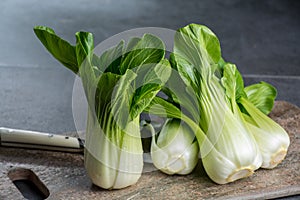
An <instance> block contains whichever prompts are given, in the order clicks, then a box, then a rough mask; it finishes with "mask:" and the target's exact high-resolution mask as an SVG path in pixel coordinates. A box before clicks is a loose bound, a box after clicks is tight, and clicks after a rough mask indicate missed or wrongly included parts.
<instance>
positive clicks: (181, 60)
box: [147, 24, 262, 184]
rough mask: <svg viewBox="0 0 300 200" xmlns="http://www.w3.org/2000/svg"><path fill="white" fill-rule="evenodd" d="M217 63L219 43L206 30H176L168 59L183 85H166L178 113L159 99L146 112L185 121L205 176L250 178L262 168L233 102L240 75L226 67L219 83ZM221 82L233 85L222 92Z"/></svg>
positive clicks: (199, 27) (218, 179)
mask: <svg viewBox="0 0 300 200" xmlns="http://www.w3.org/2000/svg"><path fill="white" fill-rule="evenodd" d="M220 60H221V50H220V44H219V41H218V39H217V37H216V36H215V35H214V33H213V32H212V31H211V30H209V29H208V28H207V27H205V26H202V25H197V24H190V25H188V26H186V27H184V28H181V29H179V30H178V32H177V34H176V35H175V41H174V52H173V54H172V55H171V58H170V61H171V64H172V67H173V68H174V69H176V71H177V72H178V74H179V78H181V80H182V81H183V82H184V85H185V86H183V87H178V86H176V85H177V84H178V82H179V81H178V79H177V81H176V83H172V80H171V81H169V83H168V84H167V85H166V87H168V92H167V94H169V97H170V98H171V99H173V101H174V102H175V103H177V104H179V105H180V108H181V110H180V109H179V108H177V107H176V106H174V105H173V104H172V103H171V102H168V101H166V100H164V99H161V98H159V97H156V98H155V99H154V100H153V102H152V104H151V105H150V106H149V107H148V109H147V110H148V111H149V112H150V113H153V114H157V115H162V114H163V113H165V114H167V115H168V116H169V117H173V118H179V119H182V120H183V121H185V122H186V123H187V124H188V125H189V126H190V127H191V129H192V130H193V131H194V133H195V135H196V137H197V140H198V143H199V147H200V154H201V158H202V163H203V165H204V168H205V170H206V172H207V174H208V176H209V177H210V178H211V179H212V180H213V181H215V182H217V183H219V184H224V183H228V182H232V181H235V180H237V179H240V178H243V177H247V176H249V175H251V174H252V173H253V172H254V171H255V170H256V169H258V168H259V167H260V166H261V164H262V157H261V154H260V151H259V148H258V145H257V144H256V142H255V139H254V137H253V136H252V134H251V133H250V132H249V130H248V129H247V126H246V124H245V122H244V119H243V117H242V113H241V112H240V110H239V108H238V105H237V104H236V102H235V100H236V87H237V86H238V84H236V79H237V78H239V77H236V76H235V75H236V74H232V73H234V72H235V71H234V67H233V66H232V65H230V66H228V72H229V73H228V75H227V76H228V77H227V78H226V79H221V78H220V76H219V74H217V73H218V71H217V69H218V63H219V61H220ZM175 76H176V75H175ZM171 79H172V77H171ZM170 84H171V86H170ZM223 84H227V85H231V84H233V85H231V87H230V90H225V88H224V85H223ZM178 88H180V91H178ZM240 95H242V94H240Z"/></svg>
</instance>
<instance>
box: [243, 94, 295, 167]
mask: <svg viewBox="0 0 300 200" xmlns="http://www.w3.org/2000/svg"><path fill="white" fill-rule="evenodd" d="M241 102H242V104H243V106H244V107H245V108H246V110H247V112H248V113H249V115H250V116H248V115H244V118H245V120H246V121H247V125H248V127H249V130H250V131H251V133H252V134H253V136H254V138H255V140H256V142H257V144H258V146H259V148H260V152H261V154H262V157H263V163H262V166H261V167H262V168H266V169H272V168H274V167H276V166H277V165H278V164H279V163H281V161H282V160H283V159H284V158H285V156H286V154H287V150H288V147H289V145H290V138H289V135H288V134H287V133H286V131H285V130H284V129H283V128H282V127H281V126H280V125H279V124H277V123H276V122H274V121H273V120H272V119H271V118H269V117H268V116H267V115H265V114H264V113H262V112H261V111H260V110H258V109H257V108H256V107H255V106H254V105H252V104H251V103H250V102H248V101H247V100H245V99H242V100H241Z"/></svg>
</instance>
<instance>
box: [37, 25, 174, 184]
mask: <svg viewBox="0 0 300 200" xmlns="http://www.w3.org/2000/svg"><path fill="white" fill-rule="evenodd" d="M34 32H35V34H36V35H37V37H38V38H39V39H40V41H41V42H42V43H43V44H44V46H45V47H46V48H47V50H48V51H49V52H50V53H51V54H52V55H53V56H54V57H55V58H56V59H57V60H58V61H60V62H61V63H62V64H63V65H64V66H66V67H67V68H69V69H70V70H72V71H73V72H74V73H76V74H78V75H79V76H80V78H81V79H82V83H83V87H84V90H85V94H86V98H87V100H88V121H87V130H86V143H85V152H84V163H85V168H86V170H87V173H88V175H89V177H90V178H91V179H92V182H93V183H94V184H96V185H98V186H100V187H102V188H106V189H118V188H124V187H127V186H129V185H132V184H134V183H136V182H137V181H138V179H139V177H140V176H141V173H142V169H143V149H142V143H141V136H140V127H139V121H140V120H139V119H140V113H141V112H142V111H143V110H144V108H145V107H147V106H148V104H149V103H150V102H151V100H152V99H153V98H154V97H155V95H156V93H157V92H159V91H160V89H161V86H162V85H163V84H164V83H165V82H166V81H167V80H168V78H169V75H170V69H171V67H170V65H169V62H168V61H167V60H165V59H164V55H165V50H164V48H165V47H164V44H163V42H162V41H161V40H160V39H159V38H157V37H156V36H153V35H150V34H144V36H143V37H142V38H132V39H131V40H130V41H129V42H128V44H127V46H125V44H124V41H121V42H120V43H119V44H117V45H116V46H114V47H112V48H110V49H108V50H107V51H106V52H104V53H103V54H102V55H100V57H99V56H97V55H95V54H94V53H93V49H94V41H93V35H92V34H91V33H87V32H77V33H76V45H75V46H72V45H71V44H69V43H68V42H67V41H65V40H63V39H61V38H60V37H59V36H57V35H56V34H55V32H54V31H53V30H52V29H50V28H47V27H42V26H37V27H35V28H34Z"/></svg>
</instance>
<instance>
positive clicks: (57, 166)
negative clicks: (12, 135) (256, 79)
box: [0, 101, 300, 200]
mask: <svg viewBox="0 0 300 200" xmlns="http://www.w3.org/2000/svg"><path fill="white" fill-rule="evenodd" d="M270 116H271V117H272V118H273V119H274V120H275V121H277V122H278V123H279V124H280V125H281V126H283V127H284V128H285V129H286V130H287V132H288V133H289V135H290V139H291V145H290V148H289V151H288V154H287V157H286V159H285V160H284V161H283V162H282V163H281V164H280V165H278V166H277V167H276V168H275V169H272V170H265V169H259V170H257V171H256V173H254V175H252V176H251V177H249V178H246V179H242V180H239V181H236V182H234V183H230V184H226V185H218V184H215V183H214V182H212V181H211V180H210V179H209V178H208V177H207V175H206V173H205V171H204V169H203V167H202V165H201V163H199V164H198V166H197V168H196V169H195V170H194V171H193V173H192V174H190V175H187V176H177V175H175V176H168V175H165V174H163V173H161V172H159V171H157V170H154V168H153V166H151V165H149V164H147V165H145V169H144V171H145V172H144V173H143V175H142V177H141V178H140V180H139V182H138V183H137V184H136V185H133V186H130V187H128V188H125V189H122V190H111V191H109V190H103V189H101V188H98V187H96V186H94V185H92V183H91V181H90V180H89V178H88V177H87V174H86V172H85V169H84V166H83V155H79V154H70V153H61V152H50V151H39V150H28V149H15V148H4V147H0V199H1V200H2V199H3V200H6V199H8V200H11V199H14V200H18V199H23V197H22V194H21V193H20V192H19V190H18V189H17V188H16V187H15V186H14V184H13V183H12V181H11V180H10V179H9V178H8V176H7V173H8V172H9V171H10V170H11V169H13V168H15V167H22V168H26V169H31V170H32V171H33V172H34V173H35V174H36V175H37V176H38V177H39V179H40V180H41V181H42V182H43V183H44V184H45V185H46V187H47V188H48V189H49V191H50V196H49V198H48V199H55V200H59V199H80V200H83V199H89V200H90V199H267V198H275V197H282V196H289V195H295V194H300V109H299V108H298V107H296V106H294V105H291V104H289V103H287V102H283V101H279V102H276V103H275V108H274V109H273V111H272V113H271V114H270ZM69 135H71V133H70V134H69Z"/></svg>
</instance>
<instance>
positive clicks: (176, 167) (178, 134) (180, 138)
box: [147, 119, 199, 175]
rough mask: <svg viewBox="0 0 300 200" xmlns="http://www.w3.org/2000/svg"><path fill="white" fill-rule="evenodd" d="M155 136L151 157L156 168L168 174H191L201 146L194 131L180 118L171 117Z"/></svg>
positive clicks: (153, 133) (153, 132) (152, 130)
mask: <svg viewBox="0 0 300 200" xmlns="http://www.w3.org/2000/svg"><path fill="white" fill-rule="evenodd" d="M147 126H150V129H151V132H152V135H153V138H152V144H151V157H152V161H153V164H154V166H155V167H156V168H158V169H159V170H161V171H162V172H164V173H166V174H181V175H184V174H189V173H191V172H192V170H193V169H194V168H195V166H196V165H197V163H198V154H199V147H198V143H197V141H195V140H194V139H195V135H194V133H193V131H192V130H191V129H190V128H189V127H188V126H187V125H186V124H185V123H181V122H180V120H178V119H169V120H167V121H166V122H165V124H164V125H163V127H162V129H161V131H160V133H159V135H158V137H157V138H155V131H154V129H153V127H152V126H151V125H150V124H149V125H147Z"/></svg>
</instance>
